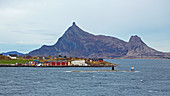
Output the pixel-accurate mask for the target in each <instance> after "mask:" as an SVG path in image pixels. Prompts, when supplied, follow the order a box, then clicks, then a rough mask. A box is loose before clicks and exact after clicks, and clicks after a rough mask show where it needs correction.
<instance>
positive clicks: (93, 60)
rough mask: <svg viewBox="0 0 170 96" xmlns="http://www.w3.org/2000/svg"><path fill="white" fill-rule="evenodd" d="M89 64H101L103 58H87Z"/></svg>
mask: <svg viewBox="0 0 170 96" xmlns="http://www.w3.org/2000/svg"><path fill="white" fill-rule="evenodd" d="M88 61H89V62H103V58H89V59H88Z"/></svg>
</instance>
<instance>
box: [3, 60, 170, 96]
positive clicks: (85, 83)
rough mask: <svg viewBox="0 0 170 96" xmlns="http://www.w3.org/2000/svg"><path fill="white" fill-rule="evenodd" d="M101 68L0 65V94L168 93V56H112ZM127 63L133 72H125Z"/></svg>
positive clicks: (107, 95) (155, 95)
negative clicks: (147, 57)
mask: <svg viewBox="0 0 170 96" xmlns="http://www.w3.org/2000/svg"><path fill="white" fill-rule="evenodd" d="M105 61H109V62H113V63H117V64H119V66H118V67H116V68H115V69H116V70H122V71H123V72H70V71H79V70H111V68H109V67H105V68H97V67H95V68H82V67H81V68H77V67H73V68H71V67H70V68H69V67H68V68H29V67H27V68H26V67H0V96H170V60H113V59H107V60H105ZM131 66H134V67H135V70H136V72H126V71H125V70H130V68H131Z"/></svg>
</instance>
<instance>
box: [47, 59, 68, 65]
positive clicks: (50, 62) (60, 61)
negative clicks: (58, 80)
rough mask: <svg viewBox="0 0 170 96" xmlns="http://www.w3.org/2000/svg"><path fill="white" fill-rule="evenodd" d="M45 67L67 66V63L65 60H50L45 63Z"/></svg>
mask: <svg viewBox="0 0 170 96" xmlns="http://www.w3.org/2000/svg"><path fill="white" fill-rule="evenodd" d="M46 65H47V66H68V65H69V62H68V61H67V60H52V61H47V62H46Z"/></svg>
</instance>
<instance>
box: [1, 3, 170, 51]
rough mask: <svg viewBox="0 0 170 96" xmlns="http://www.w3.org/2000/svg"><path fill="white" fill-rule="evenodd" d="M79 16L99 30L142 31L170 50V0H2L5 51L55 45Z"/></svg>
mask: <svg viewBox="0 0 170 96" xmlns="http://www.w3.org/2000/svg"><path fill="white" fill-rule="evenodd" d="M73 21H75V22H76V24H77V25H78V26H79V27H80V28H82V29H83V30H85V31H87V32H90V33H92V34H95V35H107V36H113V37H117V38H119V39H122V40H124V41H128V40H129V38H130V36H132V35H138V36H140V37H141V38H142V40H143V41H144V42H145V43H146V44H147V45H148V46H150V47H152V48H154V49H156V50H158V51H163V52H170V43H169V42H170V38H169V37H170V0H0V33H1V38H0V53H1V52H7V51H13V50H16V51H19V52H24V53H27V52H29V51H32V50H34V49H37V48H40V47H41V46H42V45H44V44H45V45H53V44H54V43H56V42H57V40H58V38H59V37H61V36H62V35H63V34H64V32H65V31H66V30H67V28H68V27H69V26H71V25H72V22H73Z"/></svg>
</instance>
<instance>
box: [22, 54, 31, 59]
mask: <svg viewBox="0 0 170 96" xmlns="http://www.w3.org/2000/svg"><path fill="white" fill-rule="evenodd" d="M24 59H32V57H31V56H29V55H27V56H24Z"/></svg>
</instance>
